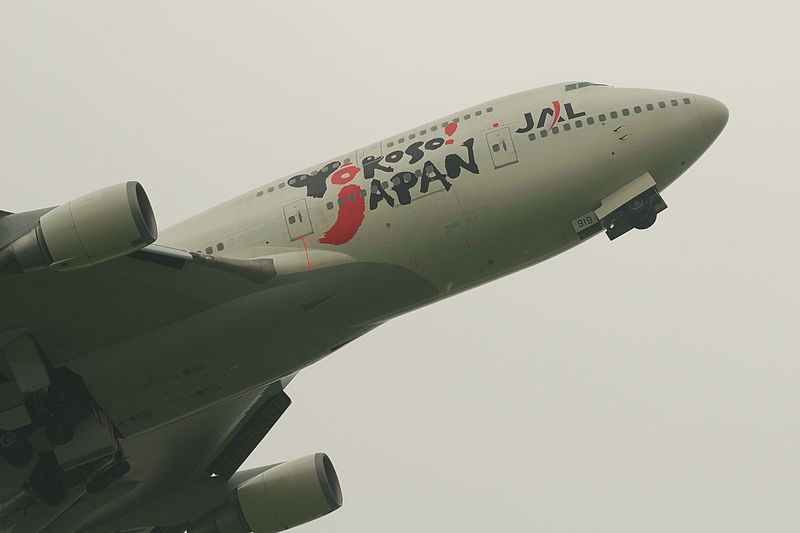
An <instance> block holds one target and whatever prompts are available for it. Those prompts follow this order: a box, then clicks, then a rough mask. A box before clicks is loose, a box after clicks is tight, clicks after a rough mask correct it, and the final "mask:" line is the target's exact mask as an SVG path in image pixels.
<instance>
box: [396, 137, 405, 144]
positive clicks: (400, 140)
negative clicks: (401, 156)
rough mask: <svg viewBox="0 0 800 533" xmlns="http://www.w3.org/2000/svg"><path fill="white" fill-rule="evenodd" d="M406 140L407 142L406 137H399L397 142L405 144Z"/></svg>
mask: <svg viewBox="0 0 800 533" xmlns="http://www.w3.org/2000/svg"><path fill="white" fill-rule="evenodd" d="M404 142H406V140H405V139H404V138H402V137H400V138H399V139H397V144H403V143H404Z"/></svg>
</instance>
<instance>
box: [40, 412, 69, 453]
mask: <svg viewBox="0 0 800 533" xmlns="http://www.w3.org/2000/svg"><path fill="white" fill-rule="evenodd" d="M44 431H45V435H46V436H47V440H49V441H50V443H51V444H55V445H56V446H59V445H61V444H66V443H68V442H69V441H71V440H72V437H74V436H75V429H74V428H73V427H72V424H70V423H69V421H68V420H65V419H63V418H57V419H55V420H52V421H51V422H50V423H49V424H47V427H46V428H45V430H44Z"/></svg>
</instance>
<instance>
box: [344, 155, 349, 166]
mask: <svg viewBox="0 0 800 533" xmlns="http://www.w3.org/2000/svg"><path fill="white" fill-rule="evenodd" d="M349 162H350V158H349V157H345V158H344V161H342V163H344V164H345V165H346V164H347V163H349Z"/></svg>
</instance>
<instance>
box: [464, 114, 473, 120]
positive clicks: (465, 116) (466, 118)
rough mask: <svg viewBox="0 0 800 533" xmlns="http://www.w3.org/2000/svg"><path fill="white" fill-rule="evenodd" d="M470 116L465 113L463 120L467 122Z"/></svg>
mask: <svg viewBox="0 0 800 533" xmlns="http://www.w3.org/2000/svg"><path fill="white" fill-rule="evenodd" d="M471 116H472V115H470V114H469V113H467V114H466V115H464V120H469V117H471Z"/></svg>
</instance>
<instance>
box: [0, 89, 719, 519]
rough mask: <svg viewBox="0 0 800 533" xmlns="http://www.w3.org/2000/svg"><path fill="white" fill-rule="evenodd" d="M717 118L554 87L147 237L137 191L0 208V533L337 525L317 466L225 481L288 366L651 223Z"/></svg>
mask: <svg viewBox="0 0 800 533" xmlns="http://www.w3.org/2000/svg"><path fill="white" fill-rule="evenodd" d="M727 119H728V111H727V109H726V108H725V106H724V105H722V104H721V103H720V102H718V101H717V100H714V99H712V98H708V97H706V96H699V95H696V94H688V93H681V92H671V91H661V90H645V89H620V88H612V87H608V86H605V85H600V84H596V83H588V82H572V83H566V84H563V83H562V84H558V85H551V86H548V87H543V88H540V89H534V90H530V91H526V92H522V93H519V94H515V95H512V96H507V97H505V98H500V99H498V100H494V101H491V102H486V103H483V104H480V105H476V106H473V107H470V108H468V109H465V110H463V111H460V112H458V113H453V114H450V115H447V116H445V117H443V118H441V119H438V120H435V121H431V122H427V123H425V124H423V125H421V126H419V127H417V128H414V129H411V130H408V131H404V132H402V133H399V134H397V135H393V136H391V137H388V138H386V139H382V140H380V141H378V142H375V143H374V144H371V145H369V146H365V147H363V148H359V149H357V150H354V151H352V152H348V153H346V154H342V155H341V156H339V157H334V158H332V159H330V160H327V161H324V162H322V163H320V164H317V165H314V166H312V167H310V168H308V169H305V170H303V171H300V172H297V173H294V174H292V175H289V176H286V177H283V178H281V179H278V180H275V181H272V182H270V183H267V184H266V185H264V186H262V187H259V188H258V189H256V190H253V191H249V192H247V193H245V194H242V195H241V196H238V197H236V198H234V199H232V200H230V201H227V202H225V203H223V204H221V205H219V206H217V207H214V208H213V209H209V210H208V211H205V212H203V213H200V214H199V215H197V216H195V217H193V218H190V219H189V220H187V221H185V222H182V223H180V224H178V225H176V226H174V227H172V228H170V229H169V230H167V231H165V232H163V233H162V234H161V235H160V236H158V231H157V229H156V221H155V217H154V215H153V210H152V209H151V206H150V203H149V201H148V199H147V195H146V194H145V191H144V189H143V188H142V186H141V185H140V184H139V183H137V182H127V183H121V184H118V185H113V186H111V187H107V188H105V189H101V190H99V191H96V192H91V193H89V194H86V195H84V196H81V197H80V198H77V199H75V200H72V201H70V202H67V203H65V204H63V205H60V206H58V207H55V208H52V207H51V208H45V209H38V210H36V211H29V212H24V213H13V214H12V213H8V212H4V211H3V212H0V476H2V477H0V502H1V503H0V505H2V508H1V512H0V531H3V532H13V533H31V532H43V533H44V532H46V533H56V532H57V533H71V532H78V531H79V532H85V533H113V532H142V533H143V532H158V533H178V532H183V531H185V530H188V531H189V532H190V533H245V532H251V531H252V532H256V533H268V532H273V531H282V530H284V529H288V528H291V527H293V526H296V525H298V524H302V523H305V522H308V521H310V520H314V519H316V518H319V517H321V516H323V515H325V514H327V513H329V512H331V511H333V510H335V509H337V508H339V507H340V506H341V505H342V492H341V489H340V486H339V482H338V479H337V475H336V472H335V470H334V468H333V465H332V463H331V461H330V459H329V458H328V457H327V456H326V455H325V454H323V453H318V454H315V455H310V456H307V457H302V458H299V459H294V460H290V461H287V462H283V463H279V464H274V465H269V466H263V467H260V468H255V469H252V470H239V467H240V466H241V465H242V463H243V462H244V460H245V459H246V458H247V457H248V455H249V454H250V453H251V452H252V451H253V450H254V449H255V447H256V445H257V444H258V443H259V442H261V440H262V439H263V438H264V437H265V435H266V434H267V432H268V431H269V430H270V428H272V426H273V425H274V424H275V422H276V421H277V420H278V418H279V417H280V416H281V415H282V414H283V413H284V411H285V410H286V409H287V407H288V406H289V404H290V400H289V397H288V396H287V394H286V392H285V391H284V389H286V387H287V385H288V384H289V382H290V381H291V380H292V379H293V378H294V377H295V376H296V375H297V373H298V372H300V370H302V369H303V368H304V367H306V366H308V365H310V364H312V363H314V362H315V361H317V360H319V359H321V358H323V357H325V356H327V355H329V354H331V353H332V352H334V351H336V350H338V349H339V348H341V347H342V346H344V345H345V344H347V343H348V342H350V341H351V340H353V339H355V338H357V337H359V336H361V335H364V334H365V333H367V332H369V331H370V330H372V329H373V328H375V327H376V326H378V325H380V324H381V323H383V322H385V321H387V320H389V319H391V318H392V317H395V316H398V315H399V314H401V313H406V312H408V311H411V310H413V309H415V308H418V307H421V306H423V305H426V304H429V303H431V302H434V301H436V300H438V299H441V298H445V297H447V296H449V295H452V294H456V293H458V292H460V291H464V290H466V289H469V288H470V287H474V286H476V285H478V284H481V283H485V282H487V281H490V280H493V279H496V278H498V277H500V276H504V275H506V274H509V273H511V272H514V271H516V270H519V269H522V268H525V267H528V266H530V265H533V264H535V263H538V262H540V261H543V260H545V259H547V258H549V257H553V256H554V255H556V254H558V253H560V252H563V251H565V250H567V249H568V248H571V247H573V246H575V245H577V244H579V243H580V242H582V241H584V240H585V239H588V238H589V237H591V236H593V235H595V234H597V233H601V232H605V234H606V235H607V236H608V238H609V239H612V240H613V239H616V238H618V237H620V236H622V235H624V234H625V233H626V232H628V231H630V230H632V229H639V230H642V229H646V228H648V227H650V226H651V225H652V224H653V223H654V222H655V221H656V217H657V216H658V215H659V214H660V213H661V212H662V211H663V210H664V209H665V208H666V204H665V202H664V200H663V199H662V197H661V193H662V192H663V191H664V190H665V189H666V188H667V186H668V185H670V184H671V183H672V182H673V181H675V179H677V178H678V176H680V175H681V174H683V173H684V172H685V171H686V169H688V168H689V167H690V166H691V165H692V163H694V162H695V161H696V160H697V159H698V158H699V157H700V155H701V154H703V152H704V151H705V150H706V149H707V148H708V147H709V145H710V144H711V143H712V142H713V141H714V139H716V137H717V136H718V135H719V134H720V132H721V131H722V129H723V128H724V127H725V124H726V122H727ZM157 237H158V240H157Z"/></svg>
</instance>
